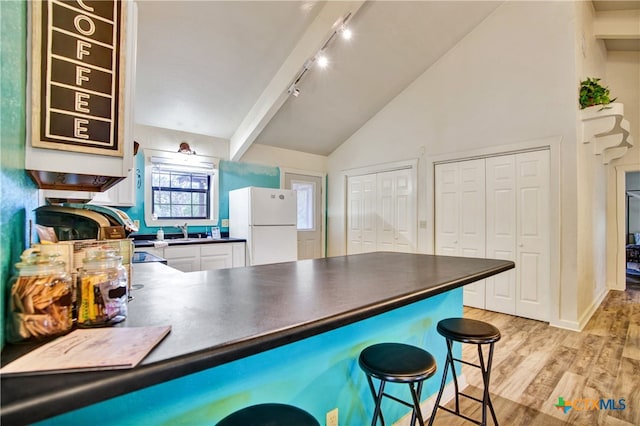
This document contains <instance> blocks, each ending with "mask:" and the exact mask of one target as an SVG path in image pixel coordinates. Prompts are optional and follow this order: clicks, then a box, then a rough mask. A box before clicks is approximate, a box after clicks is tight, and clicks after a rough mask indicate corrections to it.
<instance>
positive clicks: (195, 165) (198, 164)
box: [144, 149, 220, 227]
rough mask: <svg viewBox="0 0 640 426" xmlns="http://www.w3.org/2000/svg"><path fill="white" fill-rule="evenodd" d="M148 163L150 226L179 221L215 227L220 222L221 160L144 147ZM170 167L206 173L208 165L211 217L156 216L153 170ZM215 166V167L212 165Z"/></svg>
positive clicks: (146, 192)
mask: <svg viewBox="0 0 640 426" xmlns="http://www.w3.org/2000/svg"><path fill="white" fill-rule="evenodd" d="M144 157H145V158H144V165H145V179H144V220H145V224H146V226H166V227H172V226H175V225H176V223H178V222H185V221H186V222H187V223H188V224H189V225H190V226H191V225H194V226H215V225H217V224H218V218H219V211H218V210H219V203H218V199H219V197H220V192H219V185H218V180H219V179H218V178H219V173H218V172H219V169H218V166H219V163H220V160H219V159H218V158H215V157H208V156H203V155H189V154H182V153H174V152H167V151H158V150H152V149H145V150H144ZM160 163H161V164H162V165H160V167H163V166H164V167H167V168H170V169H172V170H175V171H180V170H182V171H184V172H188V173H202V172H203V171H205V169H203V165H206V166H207V168H208V169H207V170H206V174H209V175H210V182H209V215H210V217H209V218H208V219H187V218H175V219H158V218H155V219H154V217H153V212H152V210H153V199H152V197H153V187H152V179H151V176H152V173H153V170H154V167H158V166H159V164H160ZM211 166H213V167H211Z"/></svg>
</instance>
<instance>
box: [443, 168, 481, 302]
mask: <svg viewBox="0 0 640 426" xmlns="http://www.w3.org/2000/svg"><path fill="white" fill-rule="evenodd" d="M435 173H436V254H440V255H450V256H464V257H485V245H486V242H485V180H484V179H485V178H484V174H485V165H484V159H479V160H469V161H461V162H457V163H449V164H438V165H436V167H435ZM464 304H465V305H467V306H473V307H477V308H484V307H485V281H484V280H481V281H477V282H475V283H471V284H467V285H466V286H464Z"/></svg>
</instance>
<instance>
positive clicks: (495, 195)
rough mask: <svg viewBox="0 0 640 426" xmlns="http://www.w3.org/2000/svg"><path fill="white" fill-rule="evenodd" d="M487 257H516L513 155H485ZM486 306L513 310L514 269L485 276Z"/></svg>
mask: <svg viewBox="0 0 640 426" xmlns="http://www.w3.org/2000/svg"><path fill="white" fill-rule="evenodd" d="M485 165H486V186H487V198H486V202H487V251H486V253H487V257H488V258H493V259H504V260H512V261H515V260H516V240H517V236H516V158H515V156H514V155H505V156H500V157H491V158H487V159H486V162H485ZM486 308H487V309H489V310H492V311H497V312H504V313H506V314H512V315H514V314H515V313H516V272H515V270H513V269H512V270H510V271H505V272H502V273H501V274H498V275H494V276H492V277H489V278H487V279H486Z"/></svg>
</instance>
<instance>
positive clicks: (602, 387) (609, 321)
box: [435, 289, 640, 426]
mask: <svg viewBox="0 0 640 426" xmlns="http://www.w3.org/2000/svg"><path fill="white" fill-rule="evenodd" d="M464 315H465V317H468V318H475V319H479V320H482V321H487V322H489V323H491V324H494V325H495V326H496V327H498V328H499V329H500V331H501V334H502V339H501V340H500V341H499V342H498V343H496V346H495V352H494V361H493V368H492V373H491V384H490V391H491V395H492V401H493V404H494V408H495V409H496V414H497V417H498V421H499V423H500V424H501V425H505V426H512V425H543V426H548V425H549V426H553V425H613V426H616V425H624V426H631V425H640V291H637V290H629V289H628V290H626V291H610V292H609V294H608V295H607V297H606V299H605V300H604V301H603V303H602V304H601V306H600V307H599V308H598V310H597V311H596V313H595V314H594V315H593V317H592V318H591V320H590V321H589V323H588V324H587V326H586V327H585V329H584V330H583V331H581V332H574V331H569V330H564V329H560V328H555V327H551V326H549V325H548V324H547V323H543V322H540V321H534V320H529V319H524V318H520V317H515V316H511V315H505V314H499V313H495V312H490V311H484V310H479V309H473V308H465V310H464ZM463 359H465V360H468V361H471V362H476V363H477V349H476V346H475V345H463ZM463 372H464V374H465V376H466V378H467V382H468V383H469V387H468V388H467V391H468V392H469V393H471V394H474V393H476V394H477V395H478V396H480V395H482V391H481V389H482V385H481V384H482V379H481V376H480V372H479V370H478V369H477V368H473V367H467V366H464V367H463ZM559 397H563V398H564V399H565V400H566V401H573V400H577V399H590V400H600V399H601V398H604V399H605V400H608V399H614V400H615V401H616V407H618V408H619V407H620V406H619V405H618V404H617V402H618V400H619V399H621V398H624V400H625V405H626V408H625V409H624V410H593V409H591V410H584V409H582V410H579V409H576V408H574V409H571V410H569V411H568V412H567V413H566V414H565V413H564V412H563V411H562V410H560V409H558V408H557V407H555V404H558V398H559ZM461 402H464V404H461V406H462V407H463V411H464V412H465V413H466V414H467V415H470V416H471V417H474V418H478V419H479V418H480V416H481V413H480V404H478V403H477V402H473V401H470V400H468V399H466V398H462V400H461ZM586 404H587V405H586V406H587V407H590V405H589V403H588V402H587V403H586ZM447 406H448V407H451V408H453V403H452V402H450V403H449V404H448V405H447ZM584 406H585V403H584V402H578V408H580V407H584ZM435 424H436V425H447V426H455V425H470V424H472V423H470V422H467V421H465V420H463V419H460V418H458V417H455V416H452V415H450V414H448V413H447V412H446V411H444V410H439V411H438V414H437V416H436V421H435ZM488 424H493V422H492V420H491V418H490V416H489V420H488Z"/></svg>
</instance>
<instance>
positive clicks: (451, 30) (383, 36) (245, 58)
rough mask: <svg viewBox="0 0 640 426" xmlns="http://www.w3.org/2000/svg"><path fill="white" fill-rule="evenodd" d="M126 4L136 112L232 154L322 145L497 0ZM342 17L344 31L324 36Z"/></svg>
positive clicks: (352, 126)
mask: <svg viewBox="0 0 640 426" xmlns="http://www.w3.org/2000/svg"><path fill="white" fill-rule="evenodd" d="M137 3H138V46H137V49H138V53H137V81H136V105H135V120H136V122H137V123H140V124H145V125H150V126H156V127H163V128H169V129H174V130H181V131H185V132H191V133H198V134H203V135H209V136H214V137H218V138H224V139H228V140H230V150H231V156H232V158H234V159H238V158H241V156H242V154H243V153H244V152H245V151H246V149H248V147H249V146H250V145H251V144H252V143H259V144H266V145H271V146H276V147H282V148H288V149H293V150H298V151H303V152H309V153H313V154H320V155H328V154H330V153H331V152H332V151H333V150H334V149H335V148H337V146H339V145H340V144H341V143H342V142H344V141H345V140H346V139H347V138H348V137H349V136H351V135H352V134H353V133H354V132H355V131H356V130H357V129H358V128H360V127H361V126H362V125H363V124H364V123H365V122H366V121H367V120H368V119H370V118H371V117H372V116H373V115H375V114H376V113H377V112H378V111H379V110H380V109H381V108H382V107H383V106H384V105H385V104H387V103H388V102H389V101H390V100H391V99H393V98H394V97H395V96H396V95H397V94H398V93H400V91H401V90H403V89H404V88H405V87H406V86H407V85H408V84H410V83H411V82H412V81H413V80H415V78H416V77H417V76H419V75H420V74H421V73H423V72H424V71H425V70H426V69H427V68H429V67H430V66H431V65H433V64H434V63H435V62H436V61H437V60H438V59H439V58H440V57H441V56H442V55H444V54H445V53H446V52H447V51H448V50H449V49H451V48H452V47H453V46H454V45H455V44H456V43H457V42H458V41H459V40H460V39H462V38H463V37H464V36H465V35H466V34H468V33H469V32H470V31H471V30H473V28H475V27H476V26H477V25H478V24H479V23H480V22H482V20H483V19H485V18H486V17H487V16H488V15H489V14H491V13H492V12H493V10H495V9H496V8H497V7H498V6H499V5H500V3H501V2H494V1H407V2H404V1H371V0H370V1H366V2H365V1H350V2H338V1H328V2H320V1H302V0H300V1H166V0H161V1H155V0H139V1H138V2H137ZM594 6H595V8H596V10H601V11H607V10H610V9H613V10H619V9H620V8H621V7H626V8H629V7H631V8H634V7H635V8H637V9H640V2H638V1H604V2H603V1H595V2H594ZM614 13H615V12H614ZM345 17H348V20H349V22H348V24H349V28H350V29H351V30H352V32H353V36H352V38H351V39H350V40H344V39H342V38H341V37H339V33H336V36H335V37H332V38H331V35H332V34H333V33H334V32H337V31H338V30H339V29H340V28H339V27H340V23H341V22H342V20H343V19H344V18H345ZM330 38H331V39H330ZM329 39H330V41H329V43H328V44H327V46H326V48H325V53H326V55H327V57H328V58H329V64H328V66H327V67H326V68H324V69H321V68H320V67H319V66H318V64H317V61H315V60H314V58H315V57H316V56H315V55H316V54H317V52H318V50H319V49H320V47H322V46H323V44H325V43H326V42H327V40H329ZM305 63H306V64H307V66H308V68H309V69H308V70H307V71H305V72H304V73H303V74H304V75H302V77H301V78H300V79H299V81H298V84H297V85H296V87H297V88H298V90H299V95H298V96H292V95H290V94H289V93H288V89H289V88H291V87H292V86H291V84H292V83H293V82H294V81H295V80H296V78H297V77H298V76H300V74H301V73H302V72H303V71H304V65H305Z"/></svg>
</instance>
